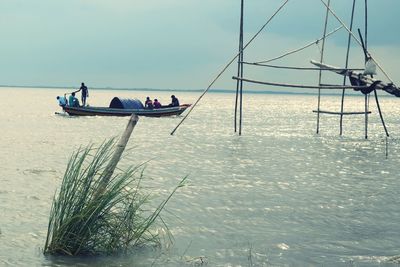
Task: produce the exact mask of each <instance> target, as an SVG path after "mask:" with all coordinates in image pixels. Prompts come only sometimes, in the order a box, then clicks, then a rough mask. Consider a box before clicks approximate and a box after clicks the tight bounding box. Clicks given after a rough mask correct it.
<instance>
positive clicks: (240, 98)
mask: <svg viewBox="0 0 400 267" xmlns="http://www.w3.org/2000/svg"><path fill="white" fill-rule="evenodd" d="M243 13H244V0H241V7H240V31H239V32H240V34H239V56H238V70H237V76H238V77H240V78H243ZM238 102H239V135H241V134H242V114H243V109H242V104H243V81H242V80H237V82H236V99H235V119H234V120H235V122H234V124H235V132H237V120H238V119H237V113H238Z"/></svg>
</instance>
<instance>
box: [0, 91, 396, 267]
mask: <svg viewBox="0 0 400 267" xmlns="http://www.w3.org/2000/svg"><path fill="white" fill-rule="evenodd" d="M61 91H62V90H39V89H31V90H29V89H18V90H16V89H10V90H8V89H0V94H1V95H2V97H1V100H0V101H2V103H1V104H2V106H3V107H4V109H3V112H2V113H1V114H0V118H1V122H2V128H1V142H0V150H1V151H2V153H1V159H0V160H1V162H2V168H1V175H0V182H1V189H0V203H1V204H0V208H1V213H2V216H1V218H0V229H1V235H0V241H1V242H0V251H1V253H0V263H1V264H3V263H4V264H8V265H46V266H51V265H53V266H56V265H57V264H58V266H63V265H71V264H80V265H81V266H107V265H109V264H110V263H112V264H114V265H121V266H131V265H132V262H134V263H135V265H137V266H149V265H151V264H152V263H153V261H154V264H155V265H156V266H177V265H180V264H187V262H186V260H184V258H183V257H182V256H186V257H189V258H191V259H196V260H198V259H199V257H200V256H205V257H206V258H207V260H208V263H209V264H210V265H211V266H230V265H248V256H249V253H250V252H251V255H252V257H253V263H254V264H256V265H259V266H262V265H279V266H289V265H290V266H291V265H300V266H304V265H324V266H348V263H349V262H360V264H362V265H363V266H379V262H380V261H382V257H385V256H394V255H398V254H399V251H398V250H397V249H398V247H399V245H400V241H399V240H400V238H399V237H400V236H399V231H398V227H397V223H398V221H399V219H400V213H399V209H398V206H399V200H398V192H399V179H398V178H399V174H398V171H397V165H398V162H399V157H400V145H399V143H400V142H399V141H398V139H396V136H397V134H398V133H400V124H399V123H398V120H397V114H399V111H400V110H399V109H400V108H399V105H397V103H396V100H395V99H392V98H382V106H383V108H384V110H387V111H388V112H387V113H385V118H386V120H387V123H388V126H389V130H390V132H391V133H392V135H393V137H392V138H391V139H390V140H389V142H390V143H389V152H390V153H389V158H388V159H385V142H384V138H383V136H384V132H383V129H382V128H381V126H380V122H379V117H377V114H376V110H372V111H373V114H372V116H371V117H370V133H369V136H370V139H369V140H364V139H363V134H364V133H363V130H364V125H363V118H360V117H357V118H356V117H354V118H349V117H346V119H345V125H344V129H345V134H344V136H342V137H340V136H339V135H338V118H337V117H331V116H324V117H323V118H322V120H321V134H320V135H319V136H317V135H315V126H316V123H315V114H313V113H311V110H312V109H314V108H315V104H316V101H315V99H314V97H310V96H300V95H246V102H245V110H244V128H243V136H241V137H238V136H236V135H235V134H234V133H233V130H232V128H233V121H232V120H233V115H232V110H233V99H234V97H233V95H229V94H212V95H211V98H213V100H215V99H218V101H217V102H218V103H229V104H226V105H215V103H216V101H210V99H206V100H204V102H202V103H201V105H199V106H198V107H197V110H195V111H194V112H193V113H192V114H191V116H190V117H189V118H188V120H187V121H185V123H184V124H183V125H182V126H181V128H180V129H179V130H178V132H177V133H176V135H175V136H170V135H169V133H170V131H171V130H172V129H173V127H175V125H176V124H177V123H178V122H179V120H180V118H162V119H158V118H141V119H140V121H139V124H138V126H137V128H136V129H135V131H134V134H133V136H132V139H131V140H130V143H129V147H131V148H132V149H131V150H129V151H128V152H127V153H126V155H125V158H124V160H123V161H122V162H121V166H122V167H124V166H128V165H130V164H139V163H143V162H146V161H149V162H148V163H147V164H146V166H147V167H146V170H145V175H146V177H148V178H149V179H147V180H146V186H147V187H148V188H149V189H151V191H152V192H153V193H154V194H155V195H158V196H159V197H157V198H156V199H155V200H154V202H155V205H156V204H157V203H158V202H159V201H160V200H161V199H162V197H163V196H166V195H167V194H168V192H170V190H171V189H172V188H173V187H174V186H175V185H177V183H178V182H179V180H180V179H181V178H182V177H184V176H186V175H189V181H188V184H187V186H186V187H184V188H182V189H181V190H180V191H179V192H178V193H177V194H176V196H175V197H174V198H173V199H172V200H171V202H170V203H169V204H168V212H166V213H165V214H164V219H165V221H167V223H168V226H169V227H170V230H171V231H172V233H173V234H174V246H173V248H172V249H171V250H168V251H165V252H163V253H164V254H163V255H162V256H161V257H160V256H159V253H160V252H159V251H145V252H141V253H138V254H135V255H132V256H124V257H108V258H107V257H106V258H103V257H100V258H95V259H91V260H89V259H76V260H70V259H62V258H59V259H52V258H45V257H43V256H42V254H41V253H40V248H41V247H42V246H43V244H44V241H45V235H46V229H47V222H48V213H49V210H50V206H51V201H52V197H53V195H54V192H55V190H56V189H57V188H58V187H59V184H60V179H61V176H62V174H63V171H64V170H65V167H66V163H67V159H68V157H69V155H70V154H71V153H72V151H74V150H75V149H76V148H78V147H79V146H81V145H87V144H88V143H90V142H94V143H95V144H100V143H101V142H102V141H103V140H104V139H106V138H109V137H112V136H117V135H119V134H120V133H121V132H122V130H123V129H124V127H125V124H126V123H127V118H105V117H88V118H69V117H62V116H56V115H54V111H55V110H57V105H56V101H55V96H56V95H57V94H61V93H62V92H61ZM116 93H118V95H121V96H130V95H131V93H130V92H127V91H117V92H106V91H93V93H92V94H91V98H93V99H91V104H92V105H107V102H108V100H109V99H111V98H112V97H113V96H114V94H116ZM135 94H136V95H135V96H137V97H139V98H141V99H143V98H144V97H145V96H146V95H147V94H151V95H154V94H157V97H158V98H159V99H161V101H163V102H166V101H168V97H169V94H168V93H163V92H156V93H154V92H151V93H145V92H135ZM6 96H7V97H6ZM179 97H180V100H181V102H193V101H194V100H195V99H196V97H197V95H196V94H190V93H181V94H179ZM5 99H7V101H5ZM21 99H24V100H25V99H26V101H23V102H21V101H20V100H21ZM348 101H349V106H351V107H352V108H357V107H359V108H360V109H361V108H362V101H361V100H360V98H356V97H351V98H350V99H349V100H348ZM37 103H41V104H42V105H37ZM360 103H361V104H360ZM324 104H325V105H327V107H326V109H329V108H332V109H334V108H336V107H337V98H335V97H327V100H326V102H325V103H324ZM27 107H31V108H27ZM372 108H373V107H371V109H372ZM389 111H390V112H389ZM183 253H185V255H182V254H183ZM167 259H168V260H167ZM190 262H191V261H189V264H191V263H190ZM193 262H194V261H192V263H193Z"/></svg>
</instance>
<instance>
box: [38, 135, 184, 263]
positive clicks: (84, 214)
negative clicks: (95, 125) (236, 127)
mask: <svg viewBox="0 0 400 267" xmlns="http://www.w3.org/2000/svg"><path fill="white" fill-rule="evenodd" d="M115 149H116V145H115V142H114V139H112V140H109V141H107V142H104V143H103V144H102V145H101V146H100V147H99V148H94V147H93V145H91V146H89V147H86V148H81V149H79V150H78V151H77V152H75V153H73V155H72V156H71V158H70V160H69V162H68V165H67V169H66V171H65V174H64V178H63V181H62V184H61V188H60V190H59V193H58V194H57V195H56V196H55V197H54V200H53V205H52V208H51V211H50V219H49V225H48V232H47V238H46V243H45V247H44V253H45V254H53V255H54V254H55V255H57V254H61V255H72V256H73V255H93V254H111V253H117V252H124V251H126V250H128V249H129V248H132V247H137V246H148V245H159V244H160V239H159V238H158V236H157V234H155V232H154V231H153V230H154V229H153V228H154V227H153V226H155V224H156V223H157V222H161V223H163V221H162V220H157V219H160V218H159V217H160V213H161V211H162V210H163V208H164V207H165V205H166V204H167V202H168V201H169V200H170V198H171V197H172V195H173V194H174V193H175V192H176V190H177V189H178V188H179V187H182V186H183V184H184V181H185V179H186V177H185V178H184V179H183V180H182V181H181V182H180V183H179V184H178V186H177V187H175V189H174V190H173V191H172V192H171V194H170V195H169V196H168V197H167V198H166V199H165V200H164V201H162V202H161V204H159V206H158V207H157V208H155V210H154V211H152V212H150V213H149V211H148V207H147V205H146V204H148V202H149V198H150V194H144V193H143V188H142V187H141V181H142V179H143V168H142V166H140V165H139V166H135V167H130V168H128V169H127V170H118V171H117V172H114V173H113V174H112V175H111V176H110V175H109V174H110V173H109V171H108V170H107V168H108V166H109V161H110V160H112V157H113V153H114V150H115ZM105 176H107V177H106V179H107V180H108V181H107V183H106V184H105V183H104V179H105Z"/></svg>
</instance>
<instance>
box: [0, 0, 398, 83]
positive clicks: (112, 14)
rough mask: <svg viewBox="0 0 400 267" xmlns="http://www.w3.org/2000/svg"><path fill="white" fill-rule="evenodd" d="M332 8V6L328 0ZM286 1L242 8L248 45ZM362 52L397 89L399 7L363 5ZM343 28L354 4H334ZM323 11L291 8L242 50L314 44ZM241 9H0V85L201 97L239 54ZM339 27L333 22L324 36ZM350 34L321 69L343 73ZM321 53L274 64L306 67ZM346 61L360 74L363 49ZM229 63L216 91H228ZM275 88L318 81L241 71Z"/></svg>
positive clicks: (168, 5) (21, 1)
mask: <svg viewBox="0 0 400 267" xmlns="http://www.w3.org/2000/svg"><path fill="white" fill-rule="evenodd" d="M324 1H328V0H324ZM364 1H365V0H357V10H356V20H355V21H356V22H355V24H356V26H355V27H360V28H362V27H363V19H362V18H363V17H364V13H363V12H364V10H363V8H364V7H363V4H364ZM283 2H284V1H283V0H245V19H244V29H245V42H247V41H248V40H249V39H250V38H251V37H252V36H253V35H254V33H255V32H257V31H258V29H259V28H260V27H261V26H262V25H263V24H264V23H265V22H266V21H267V19H268V18H269V17H270V16H271V15H272V14H273V13H274V12H275V10H276V9H277V8H278V7H279V6H280V5H281V4H282V3H283ZM368 2H369V22H368V24H369V32H368V48H369V51H370V52H371V54H373V56H374V57H376V58H377V59H378V60H379V63H381V64H382V65H383V66H384V68H385V70H386V71H387V72H388V74H389V75H390V76H391V78H392V79H393V80H394V81H395V82H397V81H400V71H399V70H398V62H400V50H399V48H400V35H399V32H398V31H399V30H398V29H399V26H400V22H399V19H398V11H399V10H400V1H399V0H368ZM331 3H332V8H333V9H334V10H335V12H337V14H338V16H339V17H340V18H341V19H343V20H344V21H345V22H346V23H348V22H349V19H350V12H351V3H352V1H350V0H331ZM325 12H326V9H325V8H324V5H323V4H322V2H321V0H289V2H288V3H287V5H286V6H285V7H284V9H282V11H281V13H279V14H278V16H277V17H276V18H274V20H273V21H272V22H271V23H270V24H269V25H268V27H267V28H266V29H265V30H264V31H263V32H262V34H261V35H260V36H259V37H258V38H257V39H256V40H255V41H254V42H253V43H252V44H251V45H250V46H249V47H248V48H247V49H246V51H245V60H246V61H251V62H254V61H261V60H264V59H268V58H272V57H274V56H278V55H280V54H283V53H284V52H286V51H289V50H293V49H295V48H298V47H301V46H302V45H304V44H307V43H309V42H311V41H315V40H316V39H318V38H319V37H321V35H322V31H323V23H324V16H325ZM239 15H240V0H180V1H178V0H112V1H111V0H57V1H54V0H35V1H28V0H2V1H1V4H0V33H1V37H2V38H1V43H0V48H1V49H0V58H1V61H0V73H1V75H0V77H1V78H0V84H1V85H21V86H61V87H62V86H68V87H71V86H75V87H77V86H79V85H80V83H81V82H85V83H86V84H87V85H88V86H89V88H90V87H113V88H160V89H168V88H173V89H203V88H206V87H207V86H208V84H209V83H210V82H211V80H212V79H213V78H214V77H215V76H216V75H217V74H218V72H219V71H220V70H221V69H222V68H223V67H224V66H225V65H226V63H227V62H229V61H230V60H231V59H232V58H233V57H234V56H235V55H236V53H237V50H238V37H239V36H238V35H239V32H238V30H239ZM338 26H339V23H338V22H337V21H336V19H335V18H333V17H332V16H331V17H330V20H329V25H328V31H329V30H332V29H334V28H336V27H338ZM346 45H347V33H346V32H345V31H344V30H341V31H340V32H339V33H338V34H337V35H335V36H333V37H332V38H329V40H328V42H327V48H326V50H327V53H326V63H329V64H338V65H343V64H344V59H345V47H346ZM319 53H320V47H318V46H316V45H315V46H312V47H311V48H309V49H308V50H307V51H304V52H302V53H299V54H296V55H294V56H291V57H288V58H287V59H284V60H283V61H280V62H276V64H281V65H282V64H283V65H291V66H310V64H309V60H311V59H319ZM350 57H351V60H352V62H354V64H356V65H357V66H353V67H360V65H362V50H361V49H360V48H359V47H358V46H355V45H354V46H353V47H352V50H351V56H350ZM235 68H236V64H233V66H232V67H231V68H229V69H228V70H227V71H226V73H225V74H224V75H223V76H222V78H221V80H219V81H218V82H217V83H216V85H215V86H216V87H217V88H223V89H231V88H234V87H235V82H234V81H233V80H232V79H231V77H232V76H233V75H235V72H236V71H235ZM246 75H249V76H250V78H254V79H260V78H264V79H267V80H270V81H274V82H288V81H289V82H290V80H291V81H299V80H301V81H300V82H301V83H307V82H312V81H314V83H315V75H314V74H311V75H308V74H304V73H301V74H299V73H297V72H296V73H287V72H284V71H279V72H277V71H275V70H270V69H264V68H262V69H260V68H255V69H254V68H253V67H248V66H246V68H245V76H246Z"/></svg>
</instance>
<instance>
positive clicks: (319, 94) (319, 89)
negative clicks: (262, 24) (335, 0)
mask: <svg viewBox="0 0 400 267" xmlns="http://www.w3.org/2000/svg"><path fill="white" fill-rule="evenodd" d="M330 4H331V0H328V7H329V6H330ZM328 19H329V9H328V8H327V9H326V15H325V26H324V34H323V37H322V51H321V58H320V63H323V62H324V51H325V40H326V29H327V27H328ZM321 82H322V70H319V76H318V86H321ZM317 102H318V103H317V111H318V112H317V134H319V121H320V113H319V110H320V107H321V88H318V101H317Z"/></svg>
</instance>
